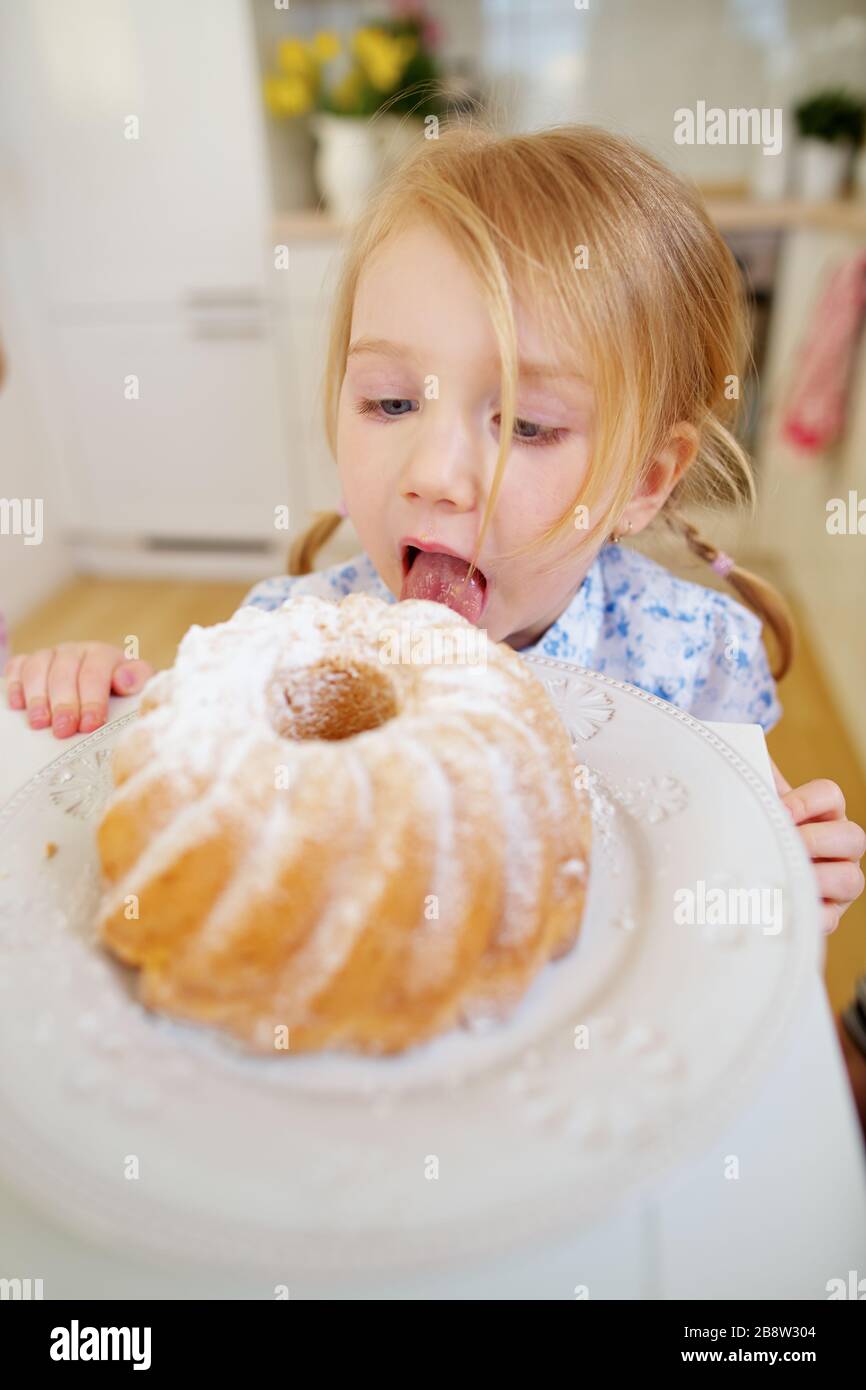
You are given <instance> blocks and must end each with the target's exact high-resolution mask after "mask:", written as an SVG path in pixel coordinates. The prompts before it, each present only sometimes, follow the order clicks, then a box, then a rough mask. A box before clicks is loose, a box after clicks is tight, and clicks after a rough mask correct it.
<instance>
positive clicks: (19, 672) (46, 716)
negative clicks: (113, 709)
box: [5, 642, 153, 738]
mask: <svg viewBox="0 0 866 1390" xmlns="http://www.w3.org/2000/svg"><path fill="white" fill-rule="evenodd" d="M5 675H6V692H7V698H8V701H9V706H10V708H11V709H22V710H23V709H24V708H25V707H26V709H27V718H28V720H29V722H30V727H31V729H45V728H47V727H48V725H49V724H50V725H51V727H52V730H53V732H54V735H55V737H56V738H68V737H69V735H70V734H75V733H79V732H80V733H82V734H89V733H91V732H92V731H93V730H94V729H98V728H99V726H100V724H104V723H105V720H106V717H107V715H108V696H109V694H113V695H134V694H135V693H136V692H137V691H139V690H140V689H141V687H142V686H143V685H144V683H145V681H146V680H148V679H149V678H150V676H152V675H153V667H152V666H151V664H150V662H149V661H129V660H128V659H127V657H125V656H124V654H123V652H122V651H121V649H120V647H112V646H109V644H108V643H107V642H61V643H59V645H58V646H56V647H42V648H41V649H40V650H39V651H36V652H30V653H21V654H19V655H18V656H12V657H10V658H9V661H8V663H7V665H6V672H5Z"/></svg>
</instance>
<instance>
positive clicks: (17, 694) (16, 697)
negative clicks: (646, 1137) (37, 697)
mask: <svg viewBox="0 0 866 1390" xmlns="http://www.w3.org/2000/svg"><path fill="white" fill-rule="evenodd" d="M9 704H10V707H11V708H12V709H23V708H24V689H23V687H22V686H20V685H10V687H9Z"/></svg>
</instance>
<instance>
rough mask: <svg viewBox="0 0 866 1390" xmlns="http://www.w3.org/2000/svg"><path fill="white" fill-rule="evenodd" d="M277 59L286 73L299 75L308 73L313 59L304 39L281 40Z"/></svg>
mask: <svg viewBox="0 0 866 1390" xmlns="http://www.w3.org/2000/svg"><path fill="white" fill-rule="evenodd" d="M277 59H278V61H279V65H280V67H281V68H282V69H283V71H284V72H288V73H292V74H294V75H297V74H299V73H308V72H309V71H310V68H311V67H312V66H313V57H312V54H311V53H310V51H309V49H308V48H307V45H306V44H305V43H304V42H303V40H302V39H281V40H280V42H279V43H278V44H277Z"/></svg>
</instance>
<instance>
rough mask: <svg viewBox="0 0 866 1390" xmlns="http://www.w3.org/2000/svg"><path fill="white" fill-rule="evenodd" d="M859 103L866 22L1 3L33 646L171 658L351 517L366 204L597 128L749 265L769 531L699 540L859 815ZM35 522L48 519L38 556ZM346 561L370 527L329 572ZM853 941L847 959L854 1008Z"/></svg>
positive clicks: (6, 579)
mask: <svg viewBox="0 0 866 1390" xmlns="http://www.w3.org/2000/svg"><path fill="white" fill-rule="evenodd" d="M427 79H435V81H436V86H435V88H430V87H424V88H415V89H414V91H413V93H412V95H411V96H410V97H404V98H403V99H400V98H399V93H400V92H401V91H403V90H405V88H406V85H407V84H410V83H415V82H418V81H422V82H423V81H425V80H427ZM419 92H420V96H419ZM395 95H397V97H398V99H397V100H396V101H395V102H394V103H393V104H392V105H391V106H390V107H389V110H388V112H387V114H385V115H378V116H376V112H377V109H378V108H379V107H380V106H381V105H382V104H383V103H384V102H385V101H386V100H388V99H390V98H392V97H394V96H395ZM864 98H866V0H656V3H653V4H647V3H646V0H586V3H580V0H577V3H576V2H575V0H428V3H427V4H426V5H424V6H423V7H422V6H421V5H418V4H412V3H402V4H399V3H393V4H389V3H388V0H378V3H373V4H368V3H365V0H333V3H331V2H330V0H291V3H289V2H288V0H183V3H176V0H0V352H2V357H0V372H2V375H3V380H2V384H0V509H2V510H0V613H2V614H5V619H6V624H7V627H8V630H9V632H10V634H11V648H12V650H21V651H29V650H33V649H34V648H35V647H37V646H44V645H49V644H53V643H54V642H56V641H58V640H62V639H72V638H75V639H82V638H101V639H103V640H107V641H111V642H115V643H120V642H122V641H123V639H124V637H125V636H126V635H127V634H129V633H134V634H137V635H138V636H139V639H140V643H141V655H142V656H144V657H146V658H147V659H149V660H151V661H153V662H154V663H155V664H156V665H157V666H164V665H167V664H169V663H170V662H171V660H172V659H173V653H174V648H175V646H176V643H177V641H178V639H179V637H180V636H181V635H182V633H183V632H184V631H185V630H186V628H187V627H188V626H189V624H190V623H192V622H205V623H207V622H215V621H218V620H221V619H222V618H224V617H227V616H228V615H229V614H230V613H231V612H232V611H233V610H234V608H235V606H236V605H237V603H238V602H239V600H240V598H241V597H242V596H243V594H244V593H245V592H246V589H247V588H248V587H249V585H250V584H251V583H252V582H253V581H254V580H256V579H258V578H261V577H263V576H265V575H268V574H274V573H279V572H283V571H285V569H286V565H287V556H288V548H289V543H290V541H291V539H292V538H293V537H294V536H295V535H297V534H298V533H300V532H301V531H303V530H304V529H305V528H306V525H307V523H308V521H309V520H310V518H311V516H312V515H313V513H315V512H316V511H319V510H324V509H331V508H332V507H334V505H335V504H336V501H337V498H338V489H337V483H336V471H335V467H334V464H333V461H332V460H331V459H330V457H329V453H328V449H327V446H326V443H325V438H324V431H323V426H322V422H321V392H320V377H321V371H322V367H323V363H324V344H325V336H326V325H327V315H328V308H329V301H330V294H331V286H332V284H333V276H334V271H335V267H336V264H337V261H338V258H339V254H340V249H341V242H342V239H343V236H344V232H345V228H346V225H347V222H348V220H349V219H350V218H351V216H352V213H353V210H354V209H355V208H356V207H357V206H358V203H359V201H360V200H363V197H364V196H365V194H366V192H367V191H368V190H369V188H370V187H372V186H374V185H375V181H376V179H377V178H378V177H380V176H381V173H382V171H383V170H384V169H385V168H387V167H388V164H389V161H391V160H393V159H394V158H396V157H397V156H398V155H399V153H400V151H401V149H402V148H403V147H404V145H405V144H406V143H407V142H412V141H414V140H417V139H420V138H422V131H423V119H424V117H425V115H431V114H433V115H435V114H440V115H441V114H443V113H448V114H450V115H452V116H456V117H458V118H461V117H463V118H465V117H467V116H470V115H471V113H472V112H473V111H474V110H476V109H481V110H492V111H493V112H495V113H496V115H497V117H498V119H499V123H500V125H501V126H502V127H503V128H504V129H510V130H525V129H531V128H534V127H537V126H541V125H545V124H549V123H554V122H561V121H589V122H593V123H597V124H601V125H604V126H607V127H610V128H612V129H614V130H617V131H619V132H622V133H626V134H630V135H632V136H634V137H635V138H637V139H638V140H640V141H641V142H643V143H644V144H645V145H647V146H648V147H649V148H650V149H651V150H652V151H653V152H654V153H656V154H657V155H658V156H660V157H661V158H662V159H664V160H666V161H667V162H669V163H670V164H671V165H672V166H673V167H674V168H676V169H677V170H679V171H680V172H681V173H682V174H684V175H685V176H686V177H688V178H689V179H692V180H694V181H696V182H697V183H698V185H699V186H700V187H701V188H702V189H703V191H704V193H705V195H706V197H707V200H708V204H709V207H710V210H711V213H712V215H713V216H714V218H715V219H716V221H717V223H718V225H719V227H720V228H721V230H722V232H723V233H724V235H725V236H726V237H727V239H728V240H729V242H730V245H731V247H732V248H733V250H734V252H735V254H736V256H737V258H738V260H739V262H740V264H741V266H742V269H743V274H744V276H745V279H746V283H747V286H748V290H749V295H750V302H751V306H752V319H753V329H754V342H753V351H754V358H755V371H754V373H753V374H752V376H751V378H750V380H749V381H747V382H744V383H742V398H743V425H742V431H743V436H744V438H745V439H746V440H747V442H748V443H749V445H750V447H751V449H752V451H753V453H754V458H755V467H756V473H757V478H758V489H759V506H758V512H757V516H756V518H755V520H754V521H753V522H746V521H744V520H743V517H742V516H741V515H739V514H736V513H734V512H733V511H731V512H728V513H725V514H724V515H722V516H721V517H719V516H714V517H713V518H712V519H709V520H706V519H704V520H705V529H706V530H707V532H708V534H710V535H711V536H712V537H713V538H715V539H716V540H717V541H718V542H719V543H720V544H722V545H723V546H724V547H725V548H726V549H729V550H731V551H733V552H734V553H735V554H736V555H737V556H738V557H739V558H741V559H742V560H743V561H744V562H747V563H749V564H751V565H753V566H754V567H755V568H756V569H758V570H759V571H761V572H764V573H766V574H768V575H769V576H770V577H772V578H774V579H775V580H776V582H778V583H779V584H780V586H781V587H782V588H783V590H784V591H785V592H786V593H787V594H788V596H789V598H790V600H791V602H792V604H793V606H794V609H795V612H796V616H797V619H798V623H799V627H800V633H801V642H800V650H799V654H798V657H797V661H796V663H795V667H794V671H793V673H792V674H791V675H790V676H789V677H788V678H787V680H786V681H785V682H784V683H783V685H782V689H781V697H782V701H783V704H784V705H785V711H786V713H785V719H784V721H783V724H782V726H781V727H780V729H779V730H778V731H776V732H774V733H773V734H772V735H771V737H770V750H771V753H772V755H773V756H774V757H775V759H776V761H777V762H778V763H779V764H780V766H781V767H782V768H783V770H784V771H785V773H786V775H787V776H788V778H789V779H790V780H791V781H792V782H794V783H796V782H798V781H804V780H807V779H808V778H809V777H813V776H818V775H823V776H829V777H833V778H834V779H835V780H837V781H839V782H840V783H841V784H842V785H843V787H844V788H845V789H846V791H847V793H848V800H849V812H850V814H851V815H852V816H853V817H855V818H857V819H860V820H861V821H863V820H864V819H866V781H864V771H863V769H864V767H866V721H864V719H863V717H862V708H863V690H864V688H866V641H864V635H863V633H864V620H863V612H862V609H863V604H864V599H866V405H864V402H866V392H864V390H863V385H864V373H866V363H864V354H863V350H862V332H861V327H862V314H863V310H864V303H866V293H864V284H866V155H864V147H863V102H864ZM413 108H415V110H414V114H411V113H412V110H413ZM712 108H721V109H722V110H723V111H724V112H726V113H727V112H728V111H729V110H730V109H732V108H746V109H754V110H756V111H765V112H767V113H768V115H770V116H771V115H772V112H773V111H775V110H778V111H779V112H780V113H781V119H782V126H781V132H782V137H783V138H782V148H781V150H780V152H778V153H774V154H764V153H763V150H762V146H761V144H760V143H716V144H712V143H708V142H701V141H699V140H697V139H696V140H695V141H694V142H692V143H679V142H678V140H677V138H676V133H677V125H678V122H677V117H676V113H677V112H679V111H681V110H683V109H686V110H689V111H692V112H695V113H696V120H697V121H698V122H699V121H700V119H701V116H700V113H701V111H703V112H704V113H709V112H710V111H711V110H712ZM374 116H375V117H376V118H375V119H373V117H374ZM24 498H30V499H34V498H40V499H43V502H44V512H43V526H42V534H41V538H40V541H39V543H38V544H36V543H33V544H30V543H28V541H27V538H26V537H25V536H24V535H23V534H21V531H22V526H23V522H22V521H21V519H20V518H19V520H18V524H17V527H16V513H15V509H14V499H19V501H20V499H24ZM3 499H5V504H4V501H3ZM837 503H838V506H837V505H836V504H837ZM280 507H287V508H288V513H287V514H288V518H289V528H288V530H286V529H281V528H280V527H279V526H277V525H275V509H276V508H280ZM828 507H829V508H830V510H829V511H828ZM831 514H832V515H831ZM833 518H835V520H833ZM16 531H17V533H16ZM33 539H35V537H34V538H33ZM650 544H651V545H653V546H656V547H658V549H659V551H660V553H661V554H662V558H664V559H665V560H666V561H667V562H668V563H670V564H671V565H672V566H674V567H675V568H677V569H678V570H679V571H680V572H681V573H683V574H684V575H686V576H687V577H691V578H697V579H699V580H700V581H701V582H704V583H706V582H708V579H710V576H709V572H708V571H707V570H705V569H703V570H697V569H696V568H695V565H694V563H693V562H691V563H690V562H689V561H688V560H687V559H686V557H684V556H683V555H682V554H681V553H680V552H679V551H677V550H670V549H669V548H666V547H665V545H664V543H663V542H661V541H651V542H650ZM358 548H359V547H358V544H357V539H356V537H355V536H354V534H353V532H352V529H351V526H350V524H349V523H348V522H346V523H344V524H343V525H342V526H341V527H340V529H339V530H338V532H337V533H336V535H335V536H334V538H333V539H332V540H331V541H330V542H329V545H328V547H327V548H326V550H325V551H324V552H323V553H322V555H321V557H320V560H319V563H320V565H321V566H324V565H326V564H331V563H334V562H335V561H337V560H339V559H342V558H344V557H347V556H349V555H351V554H353V553H355V552H356V551H357V549H358ZM0 666H2V659H0ZM58 751H59V746H58ZM863 923H864V914H863V912H862V909H860V908H858V909H856V910H855V911H852V912H851V913H849V914H848V917H847V918H846V919H845V921H844V924H843V927H842V928H841V929H840V931H839V932H838V933H837V934H836V938H834V940H833V943H832V947H831V956H830V966H829V981H830V987H831V996H832V995H833V994H835V995H836V996H837V1002H844V1001H843V996H846V997H847V993H848V990H849V988H850V982H851V979H852V978H853V974H854V973H855V971H856V970H859V969H862V968H863V965H864V963H866V962H864V956H866V946H864V939H866V933H864V931H863Z"/></svg>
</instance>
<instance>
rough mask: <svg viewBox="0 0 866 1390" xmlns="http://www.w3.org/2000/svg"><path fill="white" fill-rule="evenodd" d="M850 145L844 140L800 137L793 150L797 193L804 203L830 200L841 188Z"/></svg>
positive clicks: (839, 194) (848, 160)
mask: <svg viewBox="0 0 866 1390" xmlns="http://www.w3.org/2000/svg"><path fill="white" fill-rule="evenodd" d="M853 153H854V149H853V146H852V145H851V144H850V143H849V142H848V141H847V140H841V141H837V142H834V143H833V144H831V143H830V142H829V141H827V140H811V139H810V140H801V141H800V144H799V147H798V149H797V192H798V194H799V196H800V197H801V198H802V199H804V201H805V202H808V203H824V202H830V201H832V200H833V199H834V198H839V197H840V196H841V194H842V192H843V189H844V187H845V181H846V179H847V177H848V170H849V168H850V165H851V157H852V155H853Z"/></svg>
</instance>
